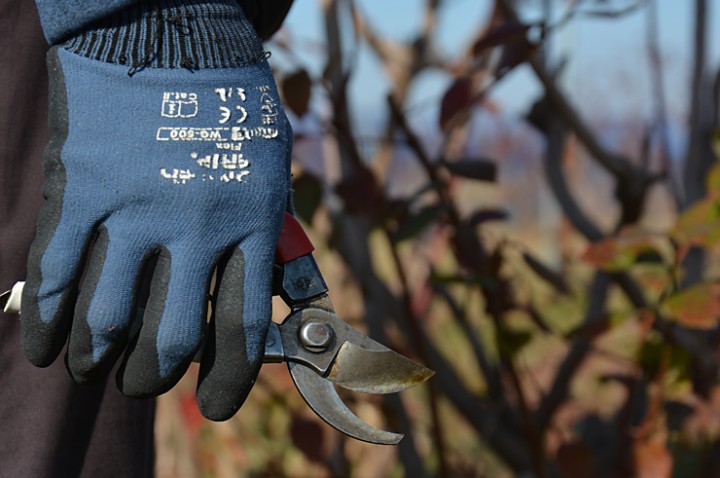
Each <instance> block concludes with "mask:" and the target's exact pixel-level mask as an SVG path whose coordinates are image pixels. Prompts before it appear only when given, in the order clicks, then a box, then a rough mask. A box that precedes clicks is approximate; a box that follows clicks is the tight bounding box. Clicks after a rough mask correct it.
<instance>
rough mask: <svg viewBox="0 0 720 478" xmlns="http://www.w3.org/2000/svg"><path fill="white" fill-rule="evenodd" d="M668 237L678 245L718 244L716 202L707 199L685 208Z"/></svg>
mask: <svg viewBox="0 0 720 478" xmlns="http://www.w3.org/2000/svg"><path fill="white" fill-rule="evenodd" d="M713 181H714V179H713ZM670 235H671V236H672V237H673V238H674V239H675V240H676V241H678V242H680V243H690V244H692V245H697V246H704V247H712V246H715V245H717V244H720V203H718V200H717V199H716V198H713V197H708V198H705V199H703V200H701V201H698V202H697V203H695V204H693V205H692V206H690V207H689V208H687V209H686V210H685V211H683V213H682V214H681V215H680V217H679V218H678V220H677V223H676V224H675V226H674V227H673V228H672V230H671V231H670Z"/></svg>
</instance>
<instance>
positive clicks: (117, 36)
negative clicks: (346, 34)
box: [64, 0, 266, 74]
mask: <svg viewBox="0 0 720 478" xmlns="http://www.w3.org/2000/svg"><path fill="white" fill-rule="evenodd" d="M64 47H65V48H66V49H67V50H69V51H71V52H73V53H76V54H78V55H83V56H86V57H88V58H92V59H95V60H99V61H104V62H108V63H116V64H120V65H128V67H129V68H130V71H129V73H131V74H132V73H133V72H135V71H139V70H142V69H143V68H188V69H199V68H228V67H237V66H243V65H247V64H250V63H255V62H257V61H259V60H261V59H263V58H265V56H266V55H265V51H264V50H263V47H262V43H261V42H260V39H259V38H258V36H257V34H256V33H255V30H254V29H253V27H252V24H251V23H250V22H249V21H248V20H247V18H246V17H245V15H244V14H243V11H242V9H241V8H240V7H239V6H238V4H237V2H235V1H234V0H216V1H210V0H153V1H149V2H141V3H138V4H135V5H133V6H132V7H129V8H127V9H125V10H122V11H120V12H118V13H117V14H116V15H113V16H112V17H111V18H106V19H103V20H101V21H99V22H97V23H95V24H93V25H91V26H90V27H88V28H86V29H85V30H83V31H82V32H81V33H80V34H79V35H77V36H75V37H73V38H72V39H70V40H68V41H67V42H66V43H65V45H64Z"/></svg>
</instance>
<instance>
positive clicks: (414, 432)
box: [157, 0, 720, 478]
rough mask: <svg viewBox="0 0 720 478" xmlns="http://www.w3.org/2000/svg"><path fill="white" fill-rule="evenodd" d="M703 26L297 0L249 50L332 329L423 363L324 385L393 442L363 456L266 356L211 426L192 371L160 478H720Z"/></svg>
mask: <svg viewBox="0 0 720 478" xmlns="http://www.w3.org/2000/svg"><path fill="white" fill-rule="evenodd" d="M719 27H720V10H718V5H717V3H716V2H711V1H710V0H685V1H668V0H393V1H379V0H295V4H294V6H293V8H292V10H291V11H290V14H289V16H288V18H287V20H286V22H285V24H284V27H283V29H282V30H281V31H280V32H279V33H278V34H277V35H276V36H275V38H274V39H273V40H272V41H271V42H269V43H268V44H267V45H266V47H267V49H268V50H269V51H271V52H272V57H271V59H270V61H271V64H272V66H273V68H274V70H275V72H276V78H277V81H278V85H279V87H280V89H281V92H282V95H283V98H284V101H285V103H286V108H287V111H288V114H289V116H290V117H291V121H292V123H293V127H294V131H295V146H294V175H293V178H294V189H295V200H296V206H297V210H298V215H299V217H300V218H301V220H302V222H303V224H304V226H305V228H306V231H307V232H308V234H309V235H310V236H311V238H312V240H313V242H314V244H315V246H316V249H317V250H316V258H317V259H318V262H319V264H320V267H321V269H322V271H323V274H324V275H325V278H326V280H327V282H328V285H329V286H330V295H331V297H332V299H333V302H334V304H335V306H336V309H337V312H338V314H339V315H340V317H341V318H342V319H343V320H345V321H347V322H348V323H350V324H351V325H353V326H354V327H356V328H358V329H360V330H362V331H364V332H365V333H367V334H369V335H370V336H371V337H373V338H375V339H376V340H378V341H380V342H383V343H385V344H386V345H388V346H390V347H392V348H394V349H395V350H397V351H399V352H401V353H403V354H405V355H407V356H410V357H412V358H413V359H415V360H418V361H420V362H422V363H424V364H426V365H427V366H429V367H431V368H432V369H434V370H435V371H436V372H437V374H436V376H435V377H434V378H433V379H431V380H430V381H429V382H428V383H427V384H424V385H421V386H418V387H416V388H415V389H412V390H410V391H407V392H403V393H402V394H400V395H398V396H369V395H363V394H353V393H346V392H343V391H341V394H342V397H343V399H345V400H346V402H347V403H348V404H349V405H350V406H351V408H352V409H353V411H354V412H355V413H357V414H358V415H359V416H360V417H361V418H363V419H364V420H365V421H367V422H369V423H371V424H373V425H375V426H378V427H381V428H385V429H390V430H393V431H397V432H402V433H405V434H406V438H405V440H404V441H403V442H402V443H401V444H400V445H399V446H397V447H383V446H374V445H368V444H364V443H360V442H357V441H355V440H352V439H346V438H344V437H343V436H341V435H340V434H339V433H338V432H336V431H335V430H333V429H331V428H330V427H329V426H327V425H325V424H324V423H323V422H322V421H320V420H319V419H318V418H317V417H315V415H314V414H313V413H312V412H311V411H310V409H309V408H308V407H307V406H306V405H305V404H304V402H303V401H302V399H301V398H300V396H299V395H298V394H297V392H296V391H295V388H294V386H293V384H292V381H291V379H290V377H289V374H288V373H287V370H286V368H285V366H284V365H265V366H264V367H263V369H262V371H261V374H260V377H259V380H258V383H257V385H256V386H255V388H254V390H253V392H252V394H251V396H250V398H249V400H248V402H247V403H246V404H245V405H244V406H243V408H242V409H241V410H240V412H239V413H238V414H237V416H236V417H234V418H233V419H232V420H230V421H228V422H224V423H210V422H208V421H206V420H204V419H203V418H202V417H201V415H200V413H199V411H198V409H197V405H196V403H195V398H194V388H195V376H196V374H197V370H196V369H191V371H190V373H189V374H188V376H187V377H186V378H185V379H184V380H183V381H182V382H181V384H180V385H179V386H178V387H176V388H175V389H174V390H173V391H171V392H170V393H168V394H166V395H164V396H163V397H161V398H160V401H159V410H158V421H157V432H158V433H157V435H158V442H157V445H158V446H157V458H158V465H157V466H158V475H159V476H160V477H161V478H166V477H168V478H169V477H188V478H193V477H218V478H224V477H298V478H299V477H401V476H410V477H435V476H438V477H493V478H494V477H499V478H503V477H513V476H519V477H583V478H585V477H587V478H595V477H597V478H601V477H643V478H645V477H648V478H650V477H652V478H662V477H671V476H673V477H712V476H720V388H719V387H718V370H719V368H718V365H719V363H720V362H719V361H718V359H719V358H720V357H719V356H718V353H717V350H718V343H719V342H720V333H719V329H718V318H720V283H719V282H718V277H720V276H719V275H718V272H719V270H720V269H719V268H718V266H719V265H720V262H719V261H718V255H717V253H716V252H717V251H716V248H717V247H716V246H717V245H718V243H720V170H718V169H717V168H716V167H715V164H716V163H717V157H716V154H718V153H720V139H718V134H716V128H717V127H718V118H719V114H720V110H719V105H720V103H719V98H720V75H719V72H720V28H719ZM274 305H275V307H274V309H275V312H274V313H275V319H274V320H276V321H282V319H283V317H284V316H285V314H287V308H286V307H285V306H284V305H283V304H282V301H279V300H278V301H276V302H275V303H274Z"/></svg>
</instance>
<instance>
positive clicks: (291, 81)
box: [281, 69, 312, 118]
mask: <svg viewBox="0 0 720 478" xmlns="http://www.w3.org/2000/svg"><path fill="white" fill-rule="evenodd" d="M281 88H282V94H283V99H284V100H285V104H286V105H287V106H288V108H290V110H292V112H293V113H295V115H297V117H298V118H302V117H303V116H305V113H307V112H308V110H309V104H310V93H311V90H312V80H311V79H310V75H308V72H307V71H305V70H304V69H300V70H298V71H296V72H294V73H292V74H290V75H288V76H286V77H285V78H284V79H283V80H282V85H281Z"/></svg>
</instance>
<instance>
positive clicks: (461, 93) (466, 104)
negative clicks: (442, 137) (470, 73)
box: [440, 77, 473, 131]
mask: <svg viewBox="0 0 720 478" xmlns="http://www.w3.org/2000/svg"><path fill="white" fill-rule="evenodd" d="M472 99H473V83H472V80H471V79H470V78H466V77H461V78H457V79H456V80H455V81H454V82H453V84H452V85H450V88H448V90H447V91H446V92H445V95H444V96H443V99H442V102H441V103H440V129H442V130H443V131H445V129H446V128H447V127H448V126H449V125H450V123H451V122H452V121H453V119H454V118H455V117H457V116H458V115H460V114H461V113H465V112H467V111H468V110H469V108H470V106H471V102H472Z"/></svg>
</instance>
